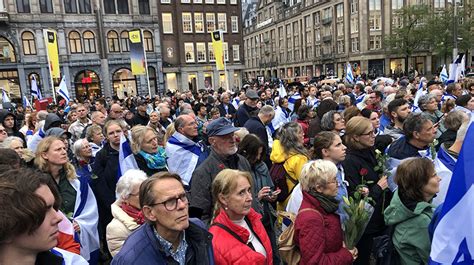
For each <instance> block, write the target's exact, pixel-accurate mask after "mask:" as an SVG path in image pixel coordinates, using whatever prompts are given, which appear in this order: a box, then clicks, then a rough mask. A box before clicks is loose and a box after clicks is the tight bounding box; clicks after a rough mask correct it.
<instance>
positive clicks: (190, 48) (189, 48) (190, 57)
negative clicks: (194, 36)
mask: <svg viewBox="0 0 474 265" xmlns="http://www.w3.org/2000/svg"><path fill="white" fill-rule="evenodd" d="M184 55H185V59H186V62H187V63H194V44H193V43H190V42H186V43H184Z"/></svg>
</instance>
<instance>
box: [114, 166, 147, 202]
mask: <svg viewBox="0 0 474 265" xmlns="http://www.w3.org/2000/svg"><path fill="white" fill-rule="evenodd" d="M146 179H147V176H146V173H145V172H143V171H141V170H138V169H129V170H127V172H125V174H123V175H122V177H120V179H119V180H118V182H117V187H116V189H115V196H116V198H117V200H118V201H120V202H121V201H123V200H126V199H128V198H129V197H130V194H132V190H133V187H134V186H135V185H140V184H142V182H143V181H145V180H146Z"/></svg>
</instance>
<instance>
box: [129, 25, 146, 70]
mask: <svg viewBox="0 0 474 265" xmlns="http://www.w3.org/2000/svg"><path fill="white" fill-rule="evenodd" d="M128 38H129V40H130V43H129V44H130V63H131V66H132V74H134V75H144V74H146V56H145V50H144V49H143V42H142V34H141V30H139V29H138V30H132V31H129V32H128Z"/></svg>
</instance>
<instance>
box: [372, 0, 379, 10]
mask: <svg viewBox="0 0 474 265" xmlns="http://www.w3.org/2000/svg"><path fill="white" fill-rule="evenodd" d="M380 9H381V3H380V0H369V10H371V11H373V10H380Z"/></svg>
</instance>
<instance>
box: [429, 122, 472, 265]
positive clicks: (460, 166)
mask: <svg viewBox="0 0 474 265" xmlns="http://www.w3.org/2000/svg"><path fill="white" fill-rule="evenodd" d="M473 145H474V126H473V125H472V124H471V126H470V127H469V129H468V131H467V134H466V138H465V140H464V143H463V147H462V149H461V152H460V154H459V157H458V160H457V162H456V165H455V166H454V171H453V177H452V178H451V182H450V184H449V188H448V193H447V195H446V199H445V201H444V204H443V206H442V209H441V214H440V215H439V219H438V221H437V223H436V228H435V230H434V234H433V240H432V243H431V253H430V262H429V264H431V265H434V264H436V265H438V264H474V211H472V205H474V171H473V170H472V169H471V168H472V165H473V163H474V148H472V146H473Z"/></svg>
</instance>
